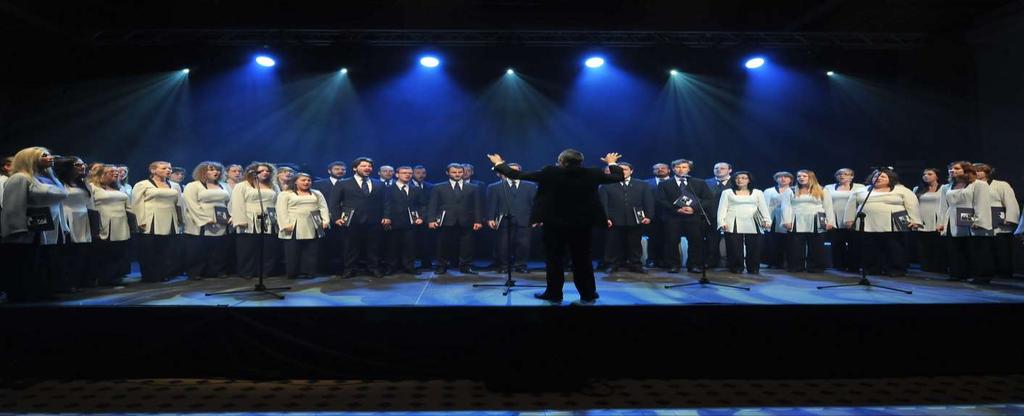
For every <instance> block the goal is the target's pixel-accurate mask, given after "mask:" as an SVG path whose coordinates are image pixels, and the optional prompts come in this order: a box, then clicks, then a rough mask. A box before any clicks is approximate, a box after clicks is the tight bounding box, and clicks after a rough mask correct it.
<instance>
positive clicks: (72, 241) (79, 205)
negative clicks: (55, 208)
mask: <svg viewBox="0 0 1024 416" xmlns="http://www.w3.org/2000/svg"><path fill="white" fill-rule="evenodd" d="M53 172H54V174H55V175H56V176H57V180H59V181H60V182H61V183H63V184H64V189H66V190H67V191H68V197H67V199H65V200H64V218H65V220H66V221H67V222H68V230H69V231H70V232H69V233H68V244H67V245H65V246H64V250H63V255H62V257H63V258H64V259H63V261H62V266H63V267H64V268H65V273H62V276H61V278H60V279H57V287H58V291H67V292H77V291H78V289H79V288H82V287H95V286H96V279H95V276H94V275H93V273H92V270H90V266H91V265H92V261H91V260H90V259H92V258H93V257H95V253H93V251H94V250H95V248H96V247H95V245H94V244H93V243H92V235H93V230H92V227H93V224H90V216H94V215H95V214H96V207H94V206H93V203H92V194H91V193H90V191H89V186H88V185H86V183H85V175H86V164H85V162H83V161H82V159H81V158H79V157H77V156H60V157H58V158H57V159H56V161H54V164H53Z"/></svg>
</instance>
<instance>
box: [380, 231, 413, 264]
mask: <svg viewBox="0 0 1024 416" xmlns="http://www.w3.org/2000/svg"><path fill="white" fill-rule="evenodd" d="M418 228H419V227H405V228H392V229H391V230H389V231H388V232H386V233H385V234H386V235H387V240H388V244H387V247H388V250H387V256H386V258H387V262H388V267H389V268H390V269H391V270H392V271H396V270H397V271H407V270H408V271H412V270H413V269H415V266H416V265H415V263H414V262H415V259H416V232H417V231H418Z"/></svg>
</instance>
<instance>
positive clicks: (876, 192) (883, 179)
mask: <svg viewBox="0 0 1024 416" xmlns="http://www.w3.org/2000/svg"><path fill="white" fill-rule="evenodd" d="M871 177H872V178H873V179H874V183H873V184H872V186H870V187H868V188H867V189H864V190H861V191H857V192H854V193H853V195H851V196H850V200H849V202H847V204H846V218H845V220H846V226H847V227H850V228H853V229H856V230H858V232H860V234H861V238H862V241H863V243H864V246H863V253H862V254H863V260H862V261H863V262H864V268H865V269H866V270H867V273H870V274H888V275H890V276H904V275H906V274H907V255H906V247H905V242H904V233H906V232H909V231H911V230H915V229H917V228H918V227H920V226H921V216H920V213H919V211H918V209H917V196H916V195H914V193H913V192H912V191H911V190H910V189H908V188H907V187H905V186H903V185H900V182H899V176H897V175H896V172H895V171H893V170H892V169H889V168H882V169H881V170H876V171H875V172H872V174H871ZM869 191H870V192H871V194H870V197H868V192H869ZM858 209H862V210H863V212H864V214H865V216H864V218H863V219H858V218H857V210H858Z"/></svg>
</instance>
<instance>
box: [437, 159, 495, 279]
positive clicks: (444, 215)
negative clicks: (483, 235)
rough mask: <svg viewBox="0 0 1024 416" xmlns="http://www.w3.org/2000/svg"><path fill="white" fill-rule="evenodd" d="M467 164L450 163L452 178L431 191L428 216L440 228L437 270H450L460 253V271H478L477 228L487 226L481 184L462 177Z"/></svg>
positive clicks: (471, 272) (449, 170) (449, 177)
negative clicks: (475, 259) (473, 265)
mask: <svg viewBox="0 0 1024 416" xmlns="http://www.w3.org/2000/svg"><path fill="white" fill-rule="evenodd" d="M463 170H464V169H463V167H462V165H461V164H458V163H450V164H448V169H447V172H448V180H447V181H445V182H441V183H438V184H435V185H434V189H432V190H431V191H430V203H429V204H428V207H427V220H428V221H430V229H438V230H440V231H441V235H440V236H439V237H438V241H437V269H436V270H435V273H436V274H445V273H448V262H449V260H450V257H451V256H452V254H454V253H458V264H459V272H461V273H464V274H477V272H476V271H474V270H473V269H472V268H471V267H470V262H472V261H473V232H474V231H478V230H480V228H483V222H482V221H483V210H482V209H481V200H480V188H479V187H477V186H476V185H473V184H471V183H468V182H466V181H463V180H462V173H463Z"/></svg>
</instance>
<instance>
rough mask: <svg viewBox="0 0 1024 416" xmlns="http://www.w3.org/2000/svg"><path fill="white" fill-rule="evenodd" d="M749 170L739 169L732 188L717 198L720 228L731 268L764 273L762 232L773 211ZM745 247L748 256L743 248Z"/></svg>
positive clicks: (738, 271)
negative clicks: (754, 184)
mask: <svg viewBox="0 0 1024 416" xmlns="http://www.w3.org/2000/svg"><path fill="white" fill-rule="evenodd" d="M750 182H751V176H750V173H749V172H744V171H741V172H736V174H734V175H733V179H732V181H731V182H730V183H729V189H726V190H724V191H722V196H721V198H719V200H718V213H717V214H718V228H719V229H720V230H722V231H724V232H725V252H726V259H727V260H728V263H729V264H728V267H729V271H730V272H732V273H740V272H742V271H743V266H744V260H746V261H745V263H746V267H747V273H750V274H760V273H761V234H763V233H764V232H765V230H767V229H768V226H769V225H770V224H769V222H768V218H770V216H771V211H769V210H768V204H767V203H766V202H765V199H764V193H763V192H761V191H760V190H758V189H752V188H751V186H750ZM744 247H746V258H744V256H743V253H744V251H743V249H744Z"/></svg>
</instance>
